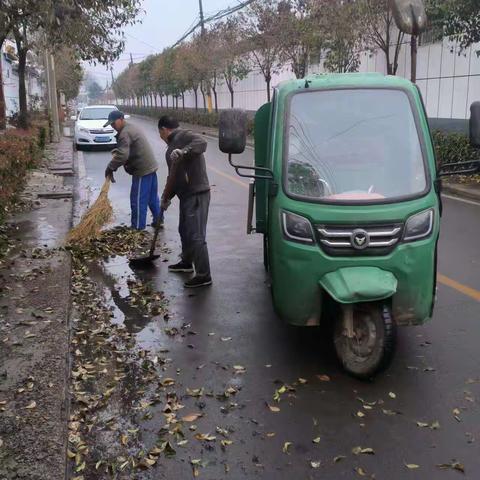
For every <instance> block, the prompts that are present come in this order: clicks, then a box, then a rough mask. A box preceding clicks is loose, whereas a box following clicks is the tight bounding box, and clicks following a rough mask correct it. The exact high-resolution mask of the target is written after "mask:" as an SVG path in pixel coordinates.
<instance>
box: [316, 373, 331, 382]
mask: <svg viewBox="0 0 480 480" xmlns="http://www.w3.org/2000/svg"><path fill="white" fill-rule="evenodd" d="M317 378H318V379H319V380H320V381H321V382H329V381H330V377H329V376H328V375H317Z"/></svg>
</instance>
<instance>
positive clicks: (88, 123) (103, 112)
mask: <svg viewBox="0 0 480 480" xmlns="http://www.w3.org/2000/svg"><path fill="white" fill-rule="evenodd" d="M112 110H118V108H117V107H116V106H115V105H89V106H88V107H84V108H82V109H81V110H80V111H79V113H78V115H77V116H75V117H72V120H75V135H74V142H75V145H76V147H77V149H78V150H81V149H82V148H84V147H92V146H94V145H97V146H98V145H105V146H108V147H110V148H112V147H113V146H115V145H116V144H117V140H116V138H115V135H116V132H115V130H114V129H113V128H112V127H111V126H107V127H104V126H103V125H104V124H105V122H106V121H107V119H108V114H109V113H110V112H111V111H112Z"/></svg>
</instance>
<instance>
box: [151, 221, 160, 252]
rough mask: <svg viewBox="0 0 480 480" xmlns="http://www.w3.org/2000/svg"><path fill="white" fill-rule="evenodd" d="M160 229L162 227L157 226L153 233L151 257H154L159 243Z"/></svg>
mask: <svg viewBox="0 0 480 480" xmlns="http://www.w3.org/2000/svg"><path fill="white" fill-rule="evenodd" d="M159 231H160V227H159V226H158V227H155V232H154V234H153V240H152V246H151V247H150V255H149V256H150V257H153V254H154V252H155V245H156V243H157V237H158V232H159Z"/></svg>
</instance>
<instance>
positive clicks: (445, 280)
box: [208, 165, 480, 302]
mask: <svg viewBox="0 0 480 480" xmlns="http://www.w3.org/2000/svg"><path fill="white" fill-rule="evenodd" d="M208 168H209V169H210V170H213V171H214V172H215V173H218V175H220V176H222V177H224V178H226V179H228V180H230V181H232V182H234V183H236V184H237V185H240V186H241V187H243V188H248V185H247V184H246V183H245V182H242V181H241V180H239V179H238V178H235V177H234V176H232V175H229V174H228V173H225V172H222V171H221V170H218V168H215V167H212V166H211V165H209V166H208ZM437 278H438V282H439V283H441V284H442V285H445V286H447V287H450V288H453V289H454V290H456V291H457V292H460V293H462V294H463V295H465V296H467V297H470V298H473V299H474V300H476V301H477V302H480V291H478V290H475V289H474V288H472V287H468V286H467V285H463V283H460V282H457V281H456V280H453V279H451V278H449V277H447V276H445V275H442V274H441V273H439V274H438V276H437Z"/></svg>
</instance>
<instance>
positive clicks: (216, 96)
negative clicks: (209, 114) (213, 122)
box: [212, 87, 218, 113]
mask: <svg viewBox="0 0 480 480" xmlns="http://www.w3.org/2000/svg"><path fill="white" fill-rule="evenodd" d="M212 92H213V99H214V102H215V112H217V113H218V94H217V89H216V87H212Z"/></svg>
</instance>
